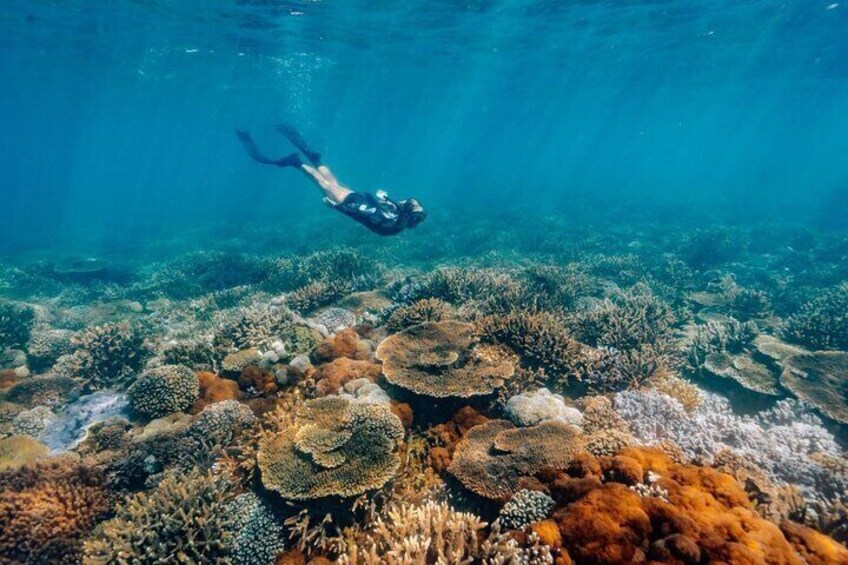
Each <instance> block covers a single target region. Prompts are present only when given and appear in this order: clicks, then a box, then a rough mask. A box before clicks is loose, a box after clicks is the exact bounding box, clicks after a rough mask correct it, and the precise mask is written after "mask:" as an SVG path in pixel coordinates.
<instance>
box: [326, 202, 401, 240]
mask: <svg viewBox="0 0 848 565" xmlns="http://www.w3.org/2000/svg"><path fill="white" fill-rule="evenodd" d="M329 204H330V206H332V207H333V208H335V209H336V210H338V211H339V212H341V213H342V214H344V215H346V216H350V217H351V218H353V219H354V220H356V221H357V222H359V223H360V224H362V225H363V226H365V227H366V228H368V229H369V230H371V231H372V232H374V233H376V234H380V235H396V234H398V233H400V232H402V231H403V230H404V229H406V225H405V222H403V220H402V218H401V212H400V209H399V206H398V204H397V202H395V201H394V200H392V199H391V198H389V197H387V196H383V197H378V196H375V195H373V194H371V193H370V192H352V193H350V194H348V195H347V197H346V198H345V199H344V202H342V203H341V204H334V203H332V202H330V203H329Z"/></svg>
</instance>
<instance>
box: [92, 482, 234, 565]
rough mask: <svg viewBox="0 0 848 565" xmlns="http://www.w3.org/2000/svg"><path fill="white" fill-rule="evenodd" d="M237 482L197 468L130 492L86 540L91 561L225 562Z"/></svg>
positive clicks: (93, 563)
mask: <svg viewBox="0 0 848 565" xmlns="http://www.w3.org/2000/svg"><path fill="white" fill-rule="evenodd" d="M232 496H233V492H232V486H231V485H230V484H229V483H228V482H226V481H224V480H221V479H217V478H215V477H213V476H211V475H207V474H203V473H199V472H194V473H190V474H188V475H184V476H179V475H168V476H167V477H165V479H164V480H162V482H161V483H159V485H158V486H157V487H156V488H155V489H153V490H152V491H150V492H142V493H139V494H134V495H131V496H130V497H129V498H127V499H126V500H125V501H124V503H123V504H121V505H120V506H119V507H118V509H117V511H116V515H115V517H114V518H112V519H110V520H107V521H106V522H103V523H102V524H100V525H99V526H98V527H97V528H96V529H95V531H94V533H93V535H92V536H91V538H89V539H88V540H87V541H86V542H85V559H84V563H85V564H86V565H97V564H104V565H106V564H113V563H114V564H120V563H138V564H140V565H141V564H148V563H149V564H153V563H220V562H226V561H225V559H227V557H228V554H229V552H230V551H231V549H232V547H233V543H234V536H233V532H232V529H233V526H234V522H235V519H234V516H233V515H232V513H230V512H228V511H227V510H228V502H229V501H230V499H231V498H232Z"/></svg>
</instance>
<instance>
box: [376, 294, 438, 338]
mask: <svg viewBox="0 0 848 565" xmlns="http://www.w3.org/2000/svg"><path fill="white" fill-rule="evenodd" d="M452 316H453V311H452V308H451V305H450V304H448V303H447V302H445V301H444V300H440V299H438V298H423V299H421V300H416V301H415V302H413V303H412V304H409V305H408V306H401V307H399V308H397V309H395V311H394V312H392V314H391V316H389V318H388V320H386V329H387V330H388V331H389V332H392V333H396V332H399V331H401V330H404V329H406V328H408V327H410V326H416V325H418V324H422V323H424V322H441V321H443V320H449V319H451V318H452Z"/></svg>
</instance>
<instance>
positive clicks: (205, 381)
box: [191, 371, 239, 414]
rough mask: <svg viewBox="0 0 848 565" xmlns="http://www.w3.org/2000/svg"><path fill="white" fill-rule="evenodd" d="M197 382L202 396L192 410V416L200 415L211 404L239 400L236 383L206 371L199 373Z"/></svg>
mask: <svg viewBox="0 0 848 565" xmlns="http://www.w3.org/2000/svg"><path fill="white" fill-rule="evenodd" d="M197 380H198V382H199V383H200V395H199V397H198V398H197V401H196V402H195V403H194V406H193V407H192V408H191V413H192V414H197V413H199V412H200V411H201V410H203V409H204V408H205V407H206V406H208V405H209V404H214V403H216V402H221V401H222V400H238V398H239V387H238V384H237V383H236V382H235V381H232V380H230V379H222V378H221V377H219V376H218V375H216V374H215V373H207V372H204V371H200V372H198V373H197Z"/></svg>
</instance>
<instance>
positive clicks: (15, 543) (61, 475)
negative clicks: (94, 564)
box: [0, 459, 112, 565]
mask: <svg viewBox="0 0 848 565" xmlns="http://www.w3.org/2000/svg"><path fill="white" fill-rule="evenodd" d="M103 485H104V478H103V476H102V475H101V474H100V473H98V472H96V471H94V470H92V469H89V468H87V467H84V466H82V465H79V464H77V463H74V462H73V461H71V460H67V459H58V460H52V461H45V462H42V463H38V464H36V465H34V466H31V467H29V466H28V467H22V468H20V469H17V470H9V471H4V472H2V473H0V532H2V534H0V562H2V563H10V564H11V563H57V564H69V565H70V564H75V563H79V560H80V551H81V549H82V541H83V539H84V538H85V536H87V535H88V533H89V532H90V531H91V530H92V528H94V526H95V525H96V524H97V522H99V521H100V520H103V519H105V518H107V517H108V516H109V514H110V512H111V510H112V500H111V496H110V494H109V492H108V491H107V490H106V488H105V487H104V486H103Z"/></svg>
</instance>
